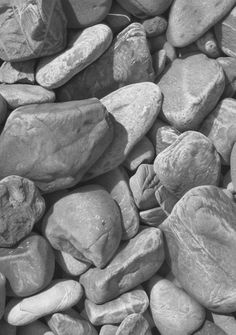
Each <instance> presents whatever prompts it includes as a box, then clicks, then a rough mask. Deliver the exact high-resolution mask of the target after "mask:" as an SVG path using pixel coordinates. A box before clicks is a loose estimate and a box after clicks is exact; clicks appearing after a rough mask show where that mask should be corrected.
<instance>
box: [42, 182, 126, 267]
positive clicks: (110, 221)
mask: <svg viewBox="0 0 236 335" xmlns="http://www.w3.org/2000/svg"><path fill="white" fill-rule="evenodd" d="M43 233H44V235H45V236H46V238H47V239H48V240H49V241H50V243H51V245H52V246H53V248H54V249H56V250H61V251H65V252H67V253H69V254H71V255H72V256H74V257H75V258H78V259H79V260H81V261H85V262H88V263H91V264H94V265H95V266H96V267H99V268H102V267H104V266H105V265H106V264H107V263H108V261H109V260H110V259H111V258H112V256H113V255H114V253H115V252H116V250H117V248H118V246H119V244H120V239H121V233H122V229H121V216H120V211H119V208H118V206H117V204H116V203H115V201H114V200H113V199H112V197H111V196H110V194H109V193H108V192H107V191H106V190H105V189H104V188H103V187H101V186H99V185H95V184H94V185H86V186H81V187H78V188H77V189H76V190H74V191H72V192H71V193H69V194H68V195H67V196H65V197H63V198H61V199H59V200H58V201H57V202H55V204H54V205H53V206H52V207H51V209H50V210H49V211H48V212H47V214H46V215H45V216H44V219H43Z"/></svg>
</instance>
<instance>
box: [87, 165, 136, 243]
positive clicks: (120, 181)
mask: <svg viewBox="0 0 236 335" xmlns="http://www.w3.org/2000/svg"><path fill="white" fill-rule="evenodd" d="M93 181H94V182H95V183H96V184H99V185H101V186H102V187H104V188H105V189H106V190H107V192H109V193H110V195H111V196H112V198H113V199H114V200H115V201H116V203H117V204H118V206H119V208H120V214H121V226H122V236H121V239H122V240H129V239H131V238H132V237H134V236H135V235H136V234H137V232H138V230H139V215H138V209H137V207H136V205H135V203H134V199H133V196H132V193H131V190H130V187H129V176H128V174H127V172H126V171H125V169H124V168H123V167H122V166H119V167H117V168H115V169H113V170H111V171H109V172H107V173H104V174H102V175H100V176H98V177H97V178H95V179H94V180H93Z"/></svg>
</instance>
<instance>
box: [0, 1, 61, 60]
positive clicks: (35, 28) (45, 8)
mask: <svg viewBox="0 0 236 335" xmlns="http://www.w3.org/2000/svg"><path fill="white" fill-rule="evenodd" d="M66 26H67V20H66V17H65V15H64V12H63V9H62V6H61V2H60V1H59V0H54V1H49V2H48V1H47V0H40V1H37V2H35V1H32V0H29V1H28V0H22V1H20V2H13V1H12V0H7V1H4V2H3V3H2V4H1V16H0V27H1V29H0V40H1V47H0V58H1V59H3V60H5V61H10V62H12V61H23V60H27V59H33V58H38V57H42V56H46V55H51V54H54V53H57V52H59V51H61V50H62V49H63V48H64V47H65V44H66Z"/></svg>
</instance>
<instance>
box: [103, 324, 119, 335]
mask: <svg viewBox="0 0 236 335" xmlns="http://www.w3.org/2000/svg"><path fill="white" fill-rule="evenodd" d="M117 329H118V326H114V325H104V326H102V327H101V330H100V333H99V335H116V332H117Z"/></svg>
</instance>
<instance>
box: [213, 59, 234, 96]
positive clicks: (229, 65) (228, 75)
mask: <svg viewBox="0 0 236 335" xmlns="http://www.w3.org/2000/svg"><path fill="white" fill-rule="evenodd" d="M217 61H218V62H219V63H220V65H221V66H222V68H223V71H224V74H225V90H224V92H223V94H222V96H221V97H222V98H232V97H233V96H234V95H235V93H236V70H235V69H236V59H235V57H219V58H217Z"/></svg>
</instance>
